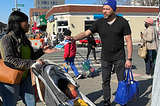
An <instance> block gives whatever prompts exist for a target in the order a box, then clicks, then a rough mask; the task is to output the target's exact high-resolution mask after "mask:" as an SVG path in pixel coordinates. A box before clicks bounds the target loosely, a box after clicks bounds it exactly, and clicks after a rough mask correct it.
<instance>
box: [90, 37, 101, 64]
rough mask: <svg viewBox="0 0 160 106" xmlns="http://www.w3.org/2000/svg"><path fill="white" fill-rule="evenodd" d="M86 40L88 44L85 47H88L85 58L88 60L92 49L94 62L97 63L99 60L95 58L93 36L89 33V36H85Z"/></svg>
mask: <svg viewBox="0 0 160 106" xmlns="http://www.w3.org/2000/svg"><path fill="white" fill-rule="evenodd" d="M87 41H88V45H87V48H88V53H87V60H88V57H89V54H90V52H91V50H92V53H93V57H94V61H95V63H96V64H99V62H98V61H97V60H96V50H95V48H96V42H95V39H94V36H93V35H91V36H89V37H87Z"/></svg>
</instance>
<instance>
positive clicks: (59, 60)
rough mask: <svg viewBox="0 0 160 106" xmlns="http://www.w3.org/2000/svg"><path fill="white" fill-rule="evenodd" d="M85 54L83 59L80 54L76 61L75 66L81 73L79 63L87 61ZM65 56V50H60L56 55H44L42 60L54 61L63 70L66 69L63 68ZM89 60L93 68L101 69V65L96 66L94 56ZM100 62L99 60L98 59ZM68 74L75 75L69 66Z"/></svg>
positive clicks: (77, 55)
mask: <svg viewBox="0 0 160 106" xmlns="http://www.w3.org/2000/svg"><path fill="white" fill-rule="evenodd" d="M82 53H84V54H81V55H82V56H83V58H82V57H81V56H80V55H79V54H76V58H77V60H78V61H77V60H76V58H75V59H74V64H75V66H76V68H77V70H78V71H79V72H81V71H82V70H81V69H80V66H79V64H78V63H80V62H82V61H84V59H86V54H85V52H82ZM63 54H64V51H63V50H60V51H59V52H54V53H51V54H44V55H43V56H42V57H41V58H40V59H44V60H45V59H47V60H48V59H49V60H51V61H53V62H54V63H56V64H58V65H59V66H60V67H61V68H62V69H63V68H64V66H63ZM89 59H90V60H91V61H92V64H93V66H94V67H95V69H98V68H100V67H101V64H95V62H94V58H93V54H92V53H91V54H90V56H89ZM97 59H98V60H100V59H99V58H97ZM68 73H73V71H72V69H71V67H70V66H69V69H68Z"/></svg>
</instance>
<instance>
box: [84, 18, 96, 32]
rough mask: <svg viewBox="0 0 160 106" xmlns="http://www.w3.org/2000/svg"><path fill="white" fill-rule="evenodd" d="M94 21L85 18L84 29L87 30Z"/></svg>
mask: <svg viewBox="0 0 160 106" xmlns="http://www.w3.org/2000/svg"><path fill="white" fill-rule="evenodd" d="M94 22H95V20H86V21H85V31H86V30H88V29H89V28H90V27H91V26H92V24H93V23H94Z"/></svg>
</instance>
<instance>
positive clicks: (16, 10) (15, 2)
mask: <svg viewBox="0 0 160 106" xmlns="http://www.w3.org/2000/svg"><path fill="white" fill-rule="evenodd" d="M15 7H16V11H17V0H15Z"/></svg>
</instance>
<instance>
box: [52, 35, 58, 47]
mask: <svg viewBox="0 0 160 106" xmlns="http://www.w3.org/2000/svg"><path fill="white" fill-rule="evenodd" d="M51 39H52V43H53V46H56V44H57V35H56V34H55V32H53V34H52V35H51Z"/></svg>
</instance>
